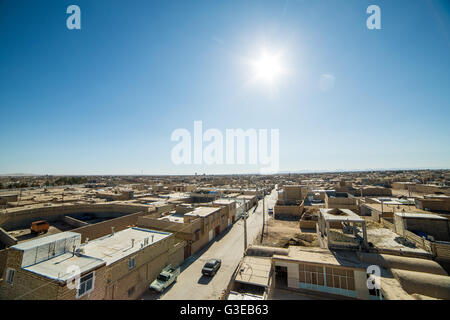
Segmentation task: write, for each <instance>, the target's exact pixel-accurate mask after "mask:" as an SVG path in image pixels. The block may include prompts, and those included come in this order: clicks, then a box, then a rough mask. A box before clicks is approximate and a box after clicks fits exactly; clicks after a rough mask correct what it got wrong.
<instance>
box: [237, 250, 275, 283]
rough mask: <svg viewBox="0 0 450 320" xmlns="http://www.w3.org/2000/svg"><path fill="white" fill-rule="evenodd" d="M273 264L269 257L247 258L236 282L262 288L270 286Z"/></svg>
mask: <svg viewBox="0 0 450 320" xmlns="http://www.w3.org/2000/svg"><path fill="white" fill-rule="evenodd" d="M271 266H272V262H271V259H270V258H267V257H252V256H245V257H244V259H243V261H242V264H241V270H239V271H238V273H237V275H236V278H235V281H237V282H240V283H246V284H251V285H255V286H260V287H267V286H268V285H269V278H270V270H271Z"/></svg>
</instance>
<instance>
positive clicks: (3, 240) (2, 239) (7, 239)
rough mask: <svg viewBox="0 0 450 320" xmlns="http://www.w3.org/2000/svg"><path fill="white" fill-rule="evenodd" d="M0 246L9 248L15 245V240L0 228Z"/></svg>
mask: <svg viewBox="0 0 450 320" xmlns="http://www.w3.org/2000/svg"><path fill="white" fill-rule="evenodd" d="M0 244H1V245H3V246H5V247H10V246H13V245H15V244H17V239H16V238H14V237H13V236H11V235H9V233H8V232H6V231H5V230H3V228H0Z"/></svg>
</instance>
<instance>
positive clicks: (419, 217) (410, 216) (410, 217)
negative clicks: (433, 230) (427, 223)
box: [394, 212, 448, 220]
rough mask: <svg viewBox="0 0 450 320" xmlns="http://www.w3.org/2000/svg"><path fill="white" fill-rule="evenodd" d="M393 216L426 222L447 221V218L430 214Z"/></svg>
mask: <svg viewBox="0 0 450 320" xmlns="http://www.w3.org/2000/svg"><path fill="white" fill-rule="evenodd" d="M394 215H396V216H398V217H402V218H409V219H427V220H448V219H447V218H444V217H441V216H438V215H437V214H431V213H417V212H395V213H394Z"/></svg>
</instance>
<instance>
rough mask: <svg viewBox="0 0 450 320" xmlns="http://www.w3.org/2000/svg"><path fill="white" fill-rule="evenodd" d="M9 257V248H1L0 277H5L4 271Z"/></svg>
mask: <svg viewBox="0 0 450 320" xmlns="http://www.w3.org/2000/svg"><path fill="white" fill-rule="evenodd" d="M7 257H8V249H3V250H0V279H2V278H3V273H4V272H5V268H6V259H7ZM0 283H1V282H0Z"/></svg>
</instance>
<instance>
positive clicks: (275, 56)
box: [250, 50, 285, 85]
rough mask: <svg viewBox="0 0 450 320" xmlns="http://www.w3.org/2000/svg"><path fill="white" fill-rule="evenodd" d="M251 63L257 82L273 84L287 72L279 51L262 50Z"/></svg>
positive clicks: (254, 78)
mask: <svg viewBox="0 0 450 320" xmlns="http://www.w3.org/2000/svg"><path fill="white" fill-rule="evenodd" d="M250 64H251V67H252V71H253V75H252V76H253V80H254V81H256V82H262V83H265V84H269V85H273V84H276V83H277V82H278V80H279V78H280V76H282V75H283V74H284V73H285V69H284V67H283V64H282V59H281V54H279V53H271V52H268V51H267V50H262V51H261V54H260V56H259V57H258V58H257V59H254V60H252V61H251V63H250Z"/></svg>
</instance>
